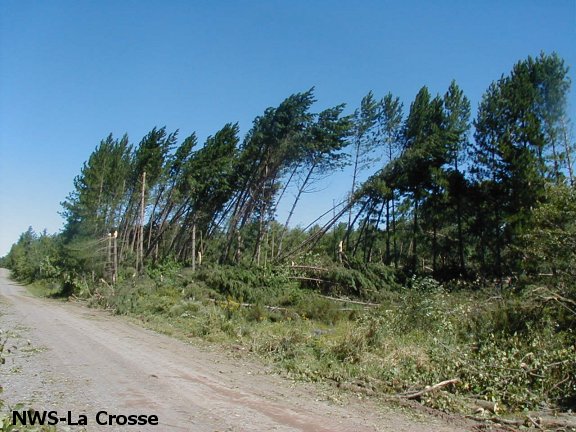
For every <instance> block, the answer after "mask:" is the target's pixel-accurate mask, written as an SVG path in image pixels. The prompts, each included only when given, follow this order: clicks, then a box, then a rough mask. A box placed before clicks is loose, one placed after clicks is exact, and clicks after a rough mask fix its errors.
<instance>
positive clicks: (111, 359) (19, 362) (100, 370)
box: [0, 269, 465, 432]
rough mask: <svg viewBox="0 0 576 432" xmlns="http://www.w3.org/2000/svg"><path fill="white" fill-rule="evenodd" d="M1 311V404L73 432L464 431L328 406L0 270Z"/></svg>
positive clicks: (349, 401) (357, 406)
mask: <svg viewBox="0 0 576 432" xmlns="http://www.w3.org/2000/svg"><path fill="white" fill-rule="evenodd" d="M0 312H1V314H0V315H1V316H0V328H1V329H2V331H3V333H4V337H6V335H7V336H8V343H7V345H6V346H7V347H8V346H12V345H14V346H16V347H17V349H16V350H14V351H13V352H11V353H9V354H7V359H6V364H5V365H4V366H2V367H0V379H1V384H2V386H3V387H4V394H3V395H2V397H3V399H5V400H6V401H7V402H8V403H9V404H14V403H16V402H23V403H25V404H26V406H27V407H33V408H34V409H35V410H37V411H43V410H46V411H49V410H54V411H57V412H58V415H59V416H66V415H67V412H68V411H70V413H71V418H72V420H75V419H76V421H78V419H79V416H80V415H85V416H86V419H87V423H88V424H87V426H85V427H79V426H73V427H70V429H72V430H84V429H85V430H87V431H120V430H125V431H157V432H159V431H191V432H208V431H209V432H217V431H218V432H224V431H251V432H257V431H286V432H287V431H303V432H338V431H341V432H364V431H395V432H401V431H414V432H420V431H422V432H424V431H430V432H454V431H461V430H465V429H462V427H458V426H457V425H455V424H445V423H444V422H443V421H442V420H440V419H438V418H435V417H427V416H425V417H422V416H420V417H416V416H414V415H407V414H404V413H403V412H401V411H400V410H398V409H391V408H386V407H382V406H376V405H375V404H374V402H372V401H365V400H361V399H359V398H356V397H354V396H349V397H344V396H343V397H342V401H341V402H340V403H337V402H334V401H330V400H329V398H328V397H326V396H323V394H322V391H321V390H319V388H318V387H314V386H309V385H304V384H300V383H293V382H290V381H288V380H286V379H284V378H282V377H279V376H277V375H274V374H272V373H270V371H268V370H266V367H265V366H262V365H260V364H258V363H257V362H255V361H254V360H250V359H246V358H244V357H245V356H234V355H233V354H231V353H226V352H223V351H222V350H218V349H209V348H199V347H195V346H193V345H190V344H186V343H183V342H180V341H177V340H174V339H171V338H169V337H166V336H163V335H159V334H156V333H154V332H151V331H148V330H145V329H142V328H140V327H138V326H135V325H133V324H130V323H128V322H126V321H125V320H123V319H122V318H120V317H115V316H110V315H109V314H107V313H105V312H103V311H99V310H93V309H88V308H86V307H84V306H82V305H79V304H74V303H65V302H59V301H52V300H46V299H39V298H34V297H32V296H30V295H29V294H28V293H27V292H26V290H25V289H24V288H23V287H21V286H19V285H17V284H15V283H14V282H12V281H10V280H9V279H8V272H7V271H6V270H4V269H0ZM100 411H106V412H107V413H108V414H113V415H130V414H139V415H147V416H152V415H155V416H157V417H158V419H159V425H158V426H152V425H139V426H138V425H136V426H117V425H99V424H97V423H96V416H97V413H98V412H100ZM106 418H107V416H106V415H104V414H102V415H101V416H100V420H103V419H106ZM60 426H62V423H60V424H59V427H60ZM67 427H69V426H65V429H66V428H67Z"/></svg>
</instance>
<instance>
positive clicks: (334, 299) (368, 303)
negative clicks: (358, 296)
mask: <svg viewBox="0 0 576 432" xmlns="http://www.w3.org/2000/svg"><path fill="white" fill-rule="evenodd" d="M318 296H319V297H322V298H325V299H328V300H332V301H336V302H342V303H351V304H357V305H361V306H370V307H378V306H381V305H380V304H379V303H370V302H361V301H358V300H350V299H345V298H337V297H330V296H326V295H322V294H318Z"/></svg>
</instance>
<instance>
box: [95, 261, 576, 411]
mask: <svg viewBox="0 0 576 432" xmlns="http://www.w3.org/2000/svg"><path fill="white" fill-rule="evenodd" d="M358 272H360V270H353V271H352V273H351V274H350V275H348V277H349V278H350V280H357V277H358ZM300 274H301V273H300ZM384 274H385V275H387V273H386V272H384ZM293 275H294V272H293V271H292V270H291V269H281V268H276V269H262V268H259V269H254V268H243V267H214V268H204V269H202V270H200V271H198V272H195V273H192V272H191V271H189V270H186V269H183V270H180V271H179V270H175V269H173V270H170V271H164V272H162V271H160V272H149V274H148V275H147V276H145V277H141V278H138V279H126V280H124V281H123V282H121V283H119V284H118V285H116V286H115V287H112V286H109V285H106V284H100V285H98V286H96V287H94V288H93V289H92V290H91V295H90V300H89V301H90V302H91V303H92V304H94V305H98V306H101V307H105V308H108V309H111V310H112V311H114V312H115V313H117V314H123V315H130V316H134V317H137V318H138V319H140V320H141V321H143V322H145V323H146V324H147V325H148V326H150V327H152V328H155V329H156V330H160V331H163V332H165V333H168V334H171V335H174V336H177V337H180V338H201V339H203V340H206V341H209V342H217V343H223V344H229V345H234V346H238V345H240V346H242V347H244V348H245V349H246V350H249V351H251V352H253V353H256V354H258V355H259V356H261V357H262V358H265V359H267V360H268V361H270V362H273V363H274V364H276V365H277V366H278V367H279V368H280V369H281V370H283V371H284V372H285V373H286V374H288V375H289V376H291V377H293V378H296V379H301V380H308V381H331V382H334V383H338V384H339V385H340V386H342V387H343V388H346V384H348V383H354V387H353V388H354V389H355V390H354V391H362V392H365V393H366V394H368V395H373V394H374V395H378V394H394V395H403V394H409V393H412V392H417V391H419V390H422V389H424V388H425V387H426V386H430V385H433V384H436V383H439V382H442V381H445V380H448V379H457V380H458V381H457V383H456V384H454V385H451V386H447V387H443V388H442V389H440V390H439V391H435V392H430V393H426V394H425V395H423V396H422V397H420V398H419V400H420V402H421V403H423V404H425V405H428V406H431V407H434V408H439V409H443V410H447V411H463V412H469V410H471V409H473V405H470V403H469V401H470V400H478V399H481V400H485V401H491V402H495V403H497V404H498V406H499V407H500V412H506V411H508V412H517V411H521V410H534V409H539V408H542V407H552V408H559V409H564V410H569V409H572V410H573V409H576V348H575V342H576V335H575V333H574V330H575V324H576V319H575V315H574V314H573V313H572V312H571V309H570V307H568V308H566V307H562V306H570V305H571V304H570V303H569V302H568V303H566V304H563V303H562V299H566V297H563V296H561V295H559V294H558V295H557V297H554V296H553V291H551V290H548V291H546V296H543V294H542V291H541V289H540V288H537V287H531V286H525V287H523V288H522V290H521V291H519V292H514V291H513V290H512V289H509V290H508V291H506V292H503V291H502V290H497V289H492V290H478V289H475V290H471V289H468V287H466V286H453V287H451V289H448V288H447V287H446V286H443V285H442V284H440V283H439V282H437V281H435V280H433V279H431V278H413V279H411V280H409V281H407V283H406V284H405V285H406V286H405V287H400V286H399V285H398V284H397V283H395V282H394V281H390V283H388V284H386V285H385V286H382V287H380V288H379V287H377V286H375V285H372V286H371V287H368V286H367V285H363V286H364V288H362V289H361V290H359V289H358V288H355V289H351V288H350V287H348V288H347V289H343V288H342V286H343V284H344V282H342V280H343V278H340V277H338V278H337V277H335V276H334V273H331V272H330V271H328V276H326V275H325V276H324V277H325V278H326V279H328V278H330V277H331V278H333V279H335V280H338V281H340V282H339V283H338V284H336V288H335V291H333V292H331V291H329V290H327V289H326V287H314V286H311V285H310V284H309V283H305V284H302V285H301V284H300V283H298V280H297V279H295V278H293ZM386 277H387V276H386ZM311 278H312V277H311ZM358 280H359V279H358ZM315 288H316V289H315ZM361 292H364V293H365V295H364V296H361V295H358V296H352V294H353V293H361ZM326 295H328V296H344V295H346V296H347V297H346V298H351V297H354V298H355V299H356V300H357V301H356V302H354V301H348V302H347V301H346V298H344V300H343V301H335V300H334V299H330V298H327V296H326ZM551 298H555V299H556V301H553V300H550V299H551ZM374 299H377V300H378V304H379V305H378V306H374V304H373V303H367V302H366V300H371V301H374Z"/></svg>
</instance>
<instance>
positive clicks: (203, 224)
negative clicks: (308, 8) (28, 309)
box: [3, 54, 576, 411]
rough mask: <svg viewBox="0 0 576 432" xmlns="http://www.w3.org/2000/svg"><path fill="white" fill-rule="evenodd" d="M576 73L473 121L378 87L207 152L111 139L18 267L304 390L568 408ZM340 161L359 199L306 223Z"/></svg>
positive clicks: (20, 251)
mask: <svg viewBox="0 0 576 432" xmlns="http://www.w3.org/2000/svg"><path fill="white" fill-rule="evenodd" d="M567 71H568V69H567V67H566V66H565V65H564V62H563V60H562V59H560V58H559V57H558V56H557V55H556V54H551V55H547V54H541V55H540V56H539V57H537V58H528V59H526V60H522V61H519V62H518V63H516V65H514V67H513V69H512V71H511V73H510V74H509V75H507V76H503V77H501V78H500V79H499V80H498V81H495V82H494V83H492V85H491V86H490V87H489V88H488V90H487V91H486V93H485V95H484V97H483V99H482V101H481V103H480V106H479V108H478V112H477V116H476V119H474V120H471V119H470V115H471V114H470V113H471V108H470V103H469V101H468V99H467V98H466V96H465V95H464V92H463V90H462V89H460V88H459V86H458V85H457V84H456V83H455V82H453V83H452V84H451V85H450V87H449V88H448V89H447V91H446V93H445V94H444V95H436V96H434V95H431V94H430V92H429V90H428V89H427V88H426V87H423V88H422V89H421V90H420V91H419V92H418V94H417V95H416V97H415V99H414V101H413V102H412V103H411V105H410V107H409V110H408V113H407V114H406V116H404V114H403V105H402V104H401V103H400V101H399V100H398V98H395V97H394V96H393V95H392V94H390V93H389V94H388V95H386V96H385V97H384V98H382V99H381V100H378V99H376V98H375V97H374V95H373V93H372V92H370V93H369V94H368V95H367V96H366V97H365V98H363V100H362V102H361V106H360V108H358V109H357V110H355V111H354V114H353V115H344V106H342V105H338V106H335V107H332V108H329V109H326V110H324V111H322V112H320V113H315V112H312V111H311V109H312V106H313V104H314V102H315V100H314V94H313V89H311V90H309V91H307V92H304V93H298V94H294V95H292V96H290V97H288V98H287V99H286V100H284V101H283V102H282V103H280V104H279V105H278V106H277V107H275V108H268V109H267V110H266V111H265V112H264V113H263V114H262V115H261V116H259V117H257V118H256V119H255V120H254V123H253V126H252V129H251V130H250V131H249V132H248V134H247V135H246V137H245V138H244V140H242V141H241V140H240V138H239V136H238V134H239V128H238V126H237V125H234V124H227V125H225V126H224V127H223V128H222V129H221V130H220V131H218V132H217V133H216V134H215V135H214V136H213V137H210V138H208V139H207V141H206V143H205V144H204V146H203V147H201V148H198V149H197V148H196V147H197V139H196V136H195V135H194V134H192V135H191V136H190V137H188V138H186V139H184V140H183V141H182V142H181V143H180V144H178V136H177V133H176V132H174V133H168V132H167V131H166V130H165V128H160V129H158V128H154V129H153V130H152V131H151V132H150V133H149V134H147V135H146V136H145V137H144V138H143V139H142V140H141V141H140V143H139V144H138V145H136V146H134V145H132V144H130V143H129V139H128V137H127V136H124V137H123V138H122V139H120V140H118V139H115V138H113V137H112V136H109V137H107V138H106V139H105V140H103V141H102V142H101V143H100V145H99V146H98V147H97V148H96V149H95V151H94V152H93V153H92V155H91V156H90V158H89V159H88V161H87V162H86V163H85V164H84V166H83V167H82V170H81V173H80V175H79V176H78V177H77V178H76V179H75V182H74V186H75V189H74V191H73V192H72V193H71V194H70V195H69V197H68V198H67V199H66V201H65V202H64V203H63V207H64V213H63V215H64V217H65V218H66V226H65V229H64V231H63V233H61V234H59V235H55V236H50V235H47V234H46V233H43V234H40V235H38V234H36V233H35V232H34V231H33V230H32V229H29V230H28V231H27V232H26V233H24V234H22V236H21V238H20V240H19V241H18V242H17V243H16V244H15V245H14V246H13V248H12V250H11V252H10V253H9V254H8V256H7V257H5V258H4V259H3V265H6V266H8V267H9V268H10V269H11V270H12V272H13V275H14V277H16V278H17V279H19V280H22V281H26V282H32V281H36V282H39V283H41V284H44V285H45V286H46V289H47V290H51V291H53V293H54V292H58V294H59V295H63V296H69V295H71V294H74V295H75V296H77V297H80V298H85V299H87V300H88V301H89V303H90V304H92V305H94V306H100V307H104V308H108V309H110V310H112V311H114V312H115V313H118V314H123V315H129V316H132V317H136V318H138V319H140V320H142V321H143V322H145V323H146V324H147V325H149V326H151V327H154V328H157V329H159V330H161V331H164V332H167V333H170V334H174V335H177V336H178V337H182V338H190V337H198V338H202V339H205V340H208V341H212V342H222V343H225V344H230V345H234V346H240V347H242V348H243V349H245V350H249V351H251V352H253V353H257V354H258V355H260V356H262V357H264V358H267V359H269V360H270V361H271V362H274V363H275V364H277V365H278V366H279V367H280V368H281V369H282V370H284V371H285V372H286V373H289V374H290V375H291V376H294V377H298V378H300V379H307V380H314V381H316V380H330V381H333V382H335V383H338V384H339V385H340V387H342V388H348V389H351V390H353V391H357V392H362V393H365V394H366V395H378V394H395V395H400V396H401V397H410V398H415V399H418V400H420V401H421V402H422V403H424V404H426V405H430V406H433V407H437V408H441V409H448V410H462V411H467V410H469V409H470V405H474V403H477V401H478V400H483V401H492V402H497V403H498V405H499V406H500V410H501V411H519V410H529V409H536V408H541V407H543V406H548V407H554V408H560V409H574V408H575V407H576V379H575V378H574V377H576V352H575V348H574V347H575V346H576V334H575V329H576V274H575V268H576V265H575V264H576V224H575V221H576V181H575V178H574V174H573V172H574V170H573V168H574V167H573V161H574V147H575V146H574V143H573V142H572V141H571V139H570V134H569V128H568V125H569V119H568V118H567V116H566V94H567V92H568V91H569V87H570V81H569V79H568V75H567ZM471 126H473V127H474V131H473V134H472V135H473V138H474V139H473V140H471ZM346 164H352V165H353V173H354V175H353V179H352V184H351V188H350V197H349V199H347V200H346V201H345V202H343V203H341V204H340V205H338V206H335V208H334V209H332V210H330V211H328V212H327V213H326V214H327V215H330V216H328V217H325V218H324V219H321V218H320V219H318V220H325V219H329V220H328V221H327V222H326V221H325V222H323V224H322V225H321V224H319V223H318V224H316V225H314V224H313V225H311V226H310V227H307V228H305V229H302V228H300V227H298V228H291V227H290V223H289V222H290V220H291V217H292V215H293V213H294V211H295V209H296V208H297V206H298V204H299V201H300V197H301V195H302V194H303V193H305V192H310V190H311V187H312V186H313V185H314V183H315V182H316V181H318V180H319V179H320V178H323V177H325V176H327V175H329V174H330V173H331V172H334V171H336V170H340V169H342V168H343V167H344V166H345V165H346ZM368 169H375V171H374V172H373V174H372V175H371V176H370V177H369V178H368V180H367V181H365V182H364V183H360V181H359V180H358V174H359V173H361V172H362V171H365V170H368ZM340 192H344V191H340ZM286 200H288V207H287V208H290V211H289V215H288V217H287V219H286V220H285V221H280V220H278V218H277V215H276V214H277V209H278V206H279V204H280V203H283V202H286ZM346 219H347V220H346ZM447 380H452V381H449V382H450V384H447V383H445V384H444V385H442V386H441V388H439V389H437V390H435V391H425V392H424V393H421V394H420V393H419V392H420V391H422V390H423V389H425V388H426V386H431V385H434V384H438V383H441V382H445V381H447ZM474 401H476V402H474Z"/></svg>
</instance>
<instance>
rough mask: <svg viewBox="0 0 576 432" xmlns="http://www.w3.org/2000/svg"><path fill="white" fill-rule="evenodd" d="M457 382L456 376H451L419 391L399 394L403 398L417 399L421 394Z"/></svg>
mask: <svg viewBox="0 0 576 432" xmlns="http://www.w3.org/2000/svg"><path fill="white" fill-rule="evenodd" d="M458 382H460V380H459V379H458V378H452V379H449V380H446V381H442V382H439V383H438V384H434V385H433V386H428V387H426V388H424V389H422V390H420V391H417V392H416V393H404V394H401V395H399V396H400V397H401V398H403V399H418V398H419V397H420V396H422V395H423V394H426V393H430V392H432V391H434V390H438V389H439V388H442V387H446V386H448V385H450V384H456V383H458Z"/></svg>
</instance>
